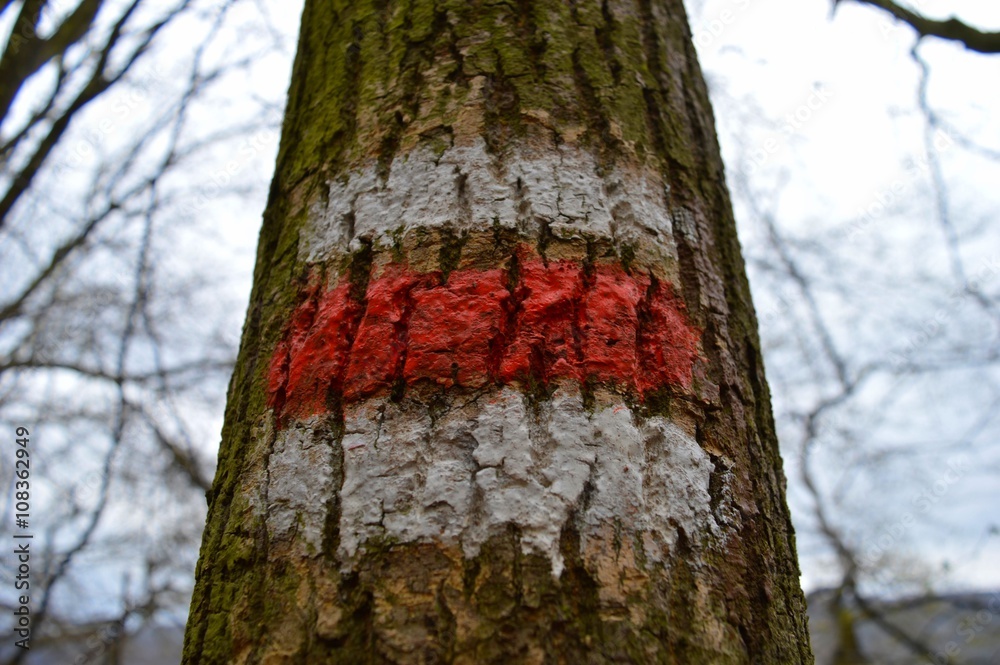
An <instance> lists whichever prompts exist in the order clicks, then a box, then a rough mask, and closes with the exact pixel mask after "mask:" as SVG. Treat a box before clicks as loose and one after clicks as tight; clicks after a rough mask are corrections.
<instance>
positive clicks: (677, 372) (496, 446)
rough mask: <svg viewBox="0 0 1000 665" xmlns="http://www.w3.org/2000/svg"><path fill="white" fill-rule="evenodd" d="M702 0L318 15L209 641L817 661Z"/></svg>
mask: <svg viewBox="0 0 1000 665" xmlns="http://www.w3.org/2000/svg"><path fill="white" fill-rule="evenodd" d="M784 485H785V482H784V477H783V475H782V470H781V460H780V457H779V452H778V446H777V441H776V438H775V433H774V426H773V421H772V416H771V410H770V402H769V395H768V389H767V385H766V382H765V380H764V372H763V366H762V362H761V357H760V352H759V342H758V338H757V332H756V319H755V316H754V312H753V307H752V304H751V302H750V295H749V290H748V286H747V281H746V276H745V271H744V265H743V261H742V258H741V255H740V249H739V244H738V241H737V238H736V230H735V224H734V221H733V216H732V211H731V206H730V202H729V197H728V193H727V190H726V186H725V182H724V176H723V170H722V164H721V160H720V157H719V149H718V146H717V143H716V138H715V132H714V124H713V118H712V113H711V109H710V107H709V102H708V96H707V92H706V89H705V85H704V81H703V78H702V75H701V72H700V70H699V68H698V64H697V61H696V57H695V53H694V47H693V45H692V41H691V34H690V31H689V28H688V26H687V19H686V16H685V14H684V9H683V6H682V3H681V0H605V2H603V3H598V2H592V1H589V0H588V1H584V0H578V1H575V2H574V1H569V2H565V1H557V0H535V1H529V0H522V1H520V2H509V3H487V2H482V1H479V0H474V1H468V0H413V1H411V2H395V1H391V0H380V1H377V2H365V1H352V2H344V1H327V2H318V1H316V0H307V1H306V6H305V11H304V15H303V21H302V33H301V37H300V41H299V49H298V56H297V59H296V63H295V67H294V71H293V75H292V84H291V89H290V92H289V101H288V109H287V112H286V119H285V124H284V129H283V137H282V142H281V149H280V152H279V156H278V165H277V170H276V174H275V177H274V181H273V184H272V188H271V194H270V200H269V203H268V206H267V210H266V212H265V215H264V224H263V229H262V231H261V236H260V243H259V249H258V257H257V268H256V272H255V276H254V287H253V293H252V295H251V301H250V307H249V311H248V315H247V322H246V326H245V329H244V334H243V343H242V348H241V351H240V358H239V362H238V366H237V369H236V372H235V375H234V376H233V379H232V383H231V386H230V395H229V404H228V407H227V413H226V421H225V426H224V430H223V440H222V445H221V449H220V453H219V465H218V472H217V475H216V479H215V483H214V485H213V488H212V490H211V492H210V493H209V497H208V498H209V516H208V524H207V527H206V531H205V535H204V541H203V544H202V551H201V557H200V562H199V565H198V570H197V582H196V587H195V593H194V598H193V600H192V606H191V615H190V620H189V623H188V629H187V635H186V640H185V649H184V662H185V663H190V664H192V665H193V664H196V663H197V664H204V663H267V664H278V663H326V662H329V663H368V662H370V663H376V662H377V663H506V662H524V663H550V662H551V663H556V662H560V663H561V662H586V663H608V662H640V663H781V664H788V663H808V662H812V656H811V654H810V650H809V646H808V637H807V632H806V620H805V611H804V599H803V596H802V592H801V589H800V587H799V581H798V576H799V571H798V564H797V561H796V555H795V543H794V535H793V532H792V527H791V524H790V520H789V514H788V510H787V507H786V504H785V496H784Z"/></svg>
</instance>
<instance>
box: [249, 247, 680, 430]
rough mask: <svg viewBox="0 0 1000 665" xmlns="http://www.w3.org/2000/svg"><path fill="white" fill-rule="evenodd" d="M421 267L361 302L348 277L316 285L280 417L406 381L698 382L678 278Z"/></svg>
mask: <svg viewBox="0 0 1000 665" xmlns="http://www.w3.org/2000/svg"><path fill="white" fill-rule="evenodd" d="M508 281H509V275H508V274H507V273H506V272H504V271H502V270H499V269H493V270H485V271H480V270H457V271H454V272H452V273H451V274H450V275H449V276H448V279H447V280H443V279H442V276H441V274H440V273H416V272H413V271H411V270H409V269H408V268H406V267H405V266H402V265H390V266H388V267H386V268H384V269H383V270H382V272H381V273H380V274H379V276H378V277H376V278H374V279H371V280H370V281H369V284H368V288H367V291H366V293H365V298H364V302H358V301H356V300H355V299H353V298H352V297H351V294H350V288H349V285H348V284H346V283H345V284H342V285H340V286H338V287H337V288H335V289H332V290H330V291H327V292H325V293H319V289H318V287H317V286H315V285H313V286H310V287H309V290H308V291H307V293H306V294H305V295H306V297H305V299H304V301H303V303H302V304H301V305H299V307H298V308H296V310H295V312H294V314H293V315H292V319H291V321H290V323H289V326H288V331H287V333H286V335H285V338H284V339H283V340H282V341H281V343H279V345H278V347H277V349H276V351H275V354H274V356H273V358H272V362H271V368H270V373H269V377H268V380H269V395H270V403H271V406H272V407H274V408H275V409H276V410H277V411H278V412H279V414H281V415H282V416H295V417H305V416H308V415H312V414H316V413H322V412H324V411H326V410H327V404H328V402H329V400H330V399H331V398H335V397H336V396H337V395H338V394H339V395H342V396H343V398H344V400H346V401H355V400H358V399H361V398H364V397H366V396H369V395H373V394H376V393H379V392H385V391H387V390H389V389H391V388H392V387H393V386H394V385H395V384H396V383H397V382H399V381H400V380H402V381H404V382H405V383H406V384H414V383H416V382H419V381H431V382H434V383H436V384H438V385H442V386H453V385H459V386H464V387H468V388H478V387H482V386H484V385H486V384H488V383H491V382H497V383H510V382H515V381H527V380H529V379H532V380H535V381H539V382H542V383H548V382H550V381H553V380H555V379H559V378H570V379H576V380H581V381H582V380H585V379H592V380H597V381H604V382H611V383H616V384H619V385H622V386H625V387H628V388H632V389H634V390H637V391H638V392H639V393H640V395H641V394H646V393H648V392H650V391H653V390H656V389H658V388H661V387H664V386H668V385H674V386H680V387H683V388H690V385H691V379H692V371H693V365H694V363H695V361H696V360H697V358H698V337H699V333H698V331H697V329H696V328H694V327H693V326H692V325H691V324H690V323H689V322H688V320H687V316H686V314H685V311H684V305H683V303H682V301H681V300H680V298H678V297H677V296H676V295H675V294H674V292H673V289H672V287H671V286H670V284H668V283H664V282H657V281H655V280H652V279H651V278H650V277H649V276H648V275H645V274H628V273H626V272H625V271H624V270H623V269H622V268H621V267H620V266H614V265H599V266H597V267H596V268H595V269H594V270H593V271H590V273H589V274H587V273H586V272H585V271H584V270H583V267H582V266H580V265H579V264H577V263H573V262H570V261H552V262H549V263H547V264H546V263H543V262H542V261H540V260H537V259H531V260H526V261H524V262H523V263H522V264H521V265H520V266H519V273H518V279H517V284H516V286H514V287H513V290H510V288H509V287H508V284H507V283H508Z"/></svg>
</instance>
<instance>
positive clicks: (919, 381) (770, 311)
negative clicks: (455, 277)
mask: <svg viewBox="0 0 1000 665" xmlns="http://www.w3.org/2000/svg"><path fill="white" fill-rule="evenodd" d="M834 4H835V5H839V4H840V3H839V2H835V3H834ZM843 4H845V5H846V4H847V3H843ZM861 4H867V5H872V6H875V7H878V8H880V9H882V10H884V11H885V12H887V20H886V23H887V26H888V25H889V24H892V25H896V22H897V21H898V22H899V25H901V26H903V27H904V28H905V29H912V31H913V32H914V36H915V41H914V44H913V48H912V51H911V58H912V62H913V64H914V68H915V77H914V78H915V85H914V101H913V105H912V108H911V109H910V110H908V111H906V112H904V113H905V114H906V115H907V118H904V120H905V121H907V122H911V123H913V124H914V125H917V131H916V132H915V134H917V135H919V136H920V137H921V138H920V140H919V143H920V148H919V149H918V150H917V151H915V152H914V153H913V154H908V155H901V156H900V160H901V161H902V162H903V175H902V176H901V177H900V179H898V180H897V181H895V182H893V183H892V184H891V185H890V186H888V187H886V188H885V189H884V190H881V191H876V192H873V194H872V197H871V202H870V204H869V205H867V206H865V207H864V208H862V209H859V210H858V212H857V214H856V216H854V217H853V218H850V219H846V220H844V219H841V220H831V219H829V218H826V217H824V216H823V213H822V212H820V211H818V210H817V211H816V212H814V213H811V215H812V216H809V217H801V216H796V214H797V213H792V214H789V213H787V212H785V210H786V209H787V206H785V205H784V203H785V202H784V197H786V196H787V195H788V194H789V190H790V188H792V187H794V186H795V185H794V183H793V180H794V178H793V177H792V175H791V172H790V169H789V168H788V167H785V166H783V165H780V164H777V165H774V166H773V168H765V169H760V168H758V167H759V164H757V163H753V162H752V160H753V157H752V156H751V154H750V153H751V151H752V149H753V148H754V147H755V146H752V145H743V148H742V150H740V149H738V150H737V152H738V153H739V158H738V160H737V163H735V164H733V163H730V164H729V168H730V182H731V186H732V189H733V192H734V199H735V201H736V206H737V210H738V213H737V214H738V218H739V219H740V221H741V222H742V224H743V226H742V228H741V231H742V236H743V239H744V243H745V245H744V246H745V251H746V252H747V256H748V264H749V270H750V274H751V281H752V284H753V286H754V293H755V300H756V302H757V307H758V314H759V316H760V318H761V321H762V324H761V330H762V336H763V338H764V343H765V356H766V359H767V365H768V378H769V380H770V382H771V385H772V390H773V392H774V394H775V396H776V404H775V408H776V416H777V418H778V421H779V431H780V435H781V440H782V443H783V448H784V451H785V453H784V454H785V461H786V466H787V467H788V473H789V477H790V490H789V491H790V496H791V497H793V498H792V504H793V508H794V509H797V520H796V524H797V532H798V540H799V548H800V552H802V553H803V555H804V556H806V557H811V558H813V560H814V562H815V561H816V560H821V561H822V560H825V561H826V562H827V563H826V564H824V566H825V567H826V568H827V575H825V576H824V577H825V578H826V579H827V581H828V582H829V583H830V584H832V591H831V592H830V593H828V594H826V595H825V596H823V598H824V599H825V600H824V602H826V601H829V602H830V604H831V606H830V608H829V613H830V615H831V616H832V617H833V618H834V619H835V621H836V622H837V624H838V627H837V631H836V632H837V643H836V644H835V646H834V648H833V649H832V650H831V651H830V652H826V651H825V650H824V649H822V648H820V647H819V646H818V645H814V648H815V649H816V655H817V662H820V663H825V662H830V663H837V664H838V665H840V664H847V663H865V662H881V661H879V660H878V659H877V657H874V656H871V655H870V654H868V655H866V653H865V649H864V646H863V645H862V644H861V642H860V640H859V638H858V625H859V623H860V622H862V621H864V622H868V623H869V624H872V625H874V626H876V627H877V628H878V629H879V630H880V631H882V632H883V633H884V634H885V635H887V636H888V637H889V638H891V639H892V640H894V641H895V642H896V643H897V644H898V645H899V647H900V650H901V652H902V653H907V652H908V654H909V656H906V657H903V660H900V661H898V662H934V663H952V662H954V663H962V662H970V661H966V660H965V658H966V657H969V654H968V653H964V652H963V649H966V644H967V643H968V640H966V639H956V640H953V641H952V642H950V643H949V644H950V646H949V645H942V644H940V643H935V642H933V641H931V640H930V639H929V638H928V637H927V636H925V635H923V634H921V633H920V632H919V631H917V630H914V629H913V627H912V626H910V625H905V624H903V623H901V621H900V620H899V618H900V617H901V616H902V615H901V613H903V612H906V611H909V610H912V609H913V608H914V607H928V608H935V609H936V610H937V611H944V610H945V609H948V607H951V606H948V607H945V606H944V605H943V604H941V603H940V601H941V600H942V598H943V597H945V596H946V595H947V593H948V592H949V591H951V590H952V588H951V587H950V586H949V583H948V578H947V574H948V572H949V570H950V568H952V567H954V566H956V565H958V566H960V565H962V562H960V561H959V562H956V561H954V560H947V559H946V560H944V561H943V562H942V561H941V556H940V553H938V552H932V551H930V549H929V548H928V545H929V544H931V542H932V541H933V540H934V539H935V538H937V539H945V538H947V539H950V540H951V541H953V542H955V543H957V544H958V545H957V546H956V548H955V549H957V550H958V551H959V552H962V553H964V556H965V557H966V559H967V561H966V562H965V563H966V564H968V563H969V562H972V563H977V561H976V560H977V557H981V555H982V552H983V548H984V546H985V544H986V542H987V541H988V540H989V539H990V538H992V537H993V536H996V535H997V528H998V527H997V524H996V522H995V516H991V514H990V508H989V506H990V505H991V504H992V503H995V490H993V491H991V485H992V483H993V482H994V481H992V478H995V477H996V474H997V472H998V471H1000V459H998V458H1000V456H998V452H1000V450H998V446H997V435H998V428H1000V418H998V415H1000V409H998V406H1000V373H998V372H997V369H998V367H997V365H998V361H1000V286H998V285H1000V254H998V253H997V251H996V248H997V247H1000V236H998V233H997V230H996V228H995V227H992V226H991V224H990V223H989V220H990V219H991V218H995V216H996V214H997V204H998V202H997V199H996V197H995V196H991V195H992V192H982V191H979V190H976V189H975V188H974V185H968V184H966V183H963V182H961V179H960V178H959V177H958V176H957V175H956V174H957V173H958V172H960V171H961V169H971V168H976V167H978V168H985V169H994V170H993V171H990V172H992V173H996V171H995V169H996V168H997V166H998V165H1000V150H998V148H997V147H995V146H989V145H984V144H982V143H980V142H979V141H977V140H976V139H975V138H973V137H972V136H970V135H969V134H970V132H969V130H966V129H963V128H962V124H961V123H962V116H961V114H959V113H956V112H954V110H953V109H945V110H941V109H939V108H937V107H936V106H935V104H940V103H941V102H942V101H944V100H942V99H941V98H939V97H935V96H934V94H933V92H932V90H933V83H932V81H933V68H932V66H931V65H930V64H929V63H930V62H931V61H932V59H931V58H930V57H928V56H926V55H925V54H924V50H925V49H924V48H923V47H924V45H925V44H928V43H930V42H934V41H936V40H937V39H941V40H950V41H953V42H956V43H958V44H959V45H961V46H964V47H965V48H966V49H968V50H970V51H976V52H979V53H996V52H997V51H998V47H1000V34H997V33H991V32H985V31H981V30H979V29H977V28H975V27H972V26H970V25H967V24H966V23H964V22H962V21H960V20H959V19H954V18H952V19H949V20H933V19H930V18H928V17H925V16H923V15H922V14H920V13H918V12H915V11H913V10H910V9H907V8H905V7H902V6H900V5H898V4H896V3H893V2H881V1H878V2H875V1H870V2H869V1H864V0H862V1H861ZM970 57H971V56H970ZM716 92H717V93H719V94H717V95H716V102H717V104H718V103H720V100H725V92H724V90H718V89H717V90H716ZM719 114H720V116H721V117H722V118H723V124H726V122H727V121H728V122H729V123H731V128H730V129H729V133H730V135H731V138H730V140H731V141H732V142H733V143H734V144H737V145H738V144H739V143H740V141H741V137H742V136H743V135H745V134H747V133H748V132H747V129H748V127H751V126H754V125H758V126H759V125H760V124H761V123H763V122H766V121H764V120H763V119H762V117H761V116H760V115H759V113H758V112H757V111H755V110H754V109H753V106H752V104H747V103H746V101H745V100H741V101H740V103H739V104H733V103H732V102H729V103H726V102H725V101H723V102H722V109H721V110H720V112H719ZM758 135H760V134H759V132H758ZM983 164H985V165H983ZM790 183H792V184H790ZM970 187H971V189H970ZM944 506H948V507H949V509H950V510H951V514H950V515H949V516H948V517H945V518H942V515H941V514H940V512H939V511H940V510H941V509H942V508H943V507H944ZM963 513H964V514H965V516H964V517H962V518H959V517H958V515H961V514H963ZM969 515H974V516H976V517H973V518H970V517H969ZM976 518H978V522H977V521H976ZM970 521H971V522H976V523H977V524H978V527H977V528H974V529H972V528H969V526H968V522H970ZM953 556H954V554H953ZM959 556H962V555H961V554H960V555H959ZM978 563H979V564H980V565H982V564H983V561H982V559H979V560H978ZM807 566H808V564H807ZM813 566H815V563H814V564H813ZM817 598H818V596H817ZM886 598H891V599H898V600H893V601H892V602H884V599H886ZM932 611H933V610H932ZM967 611H968V615H969V616H974V615H975V612H977V611H979V612H983V611H985V608H984V607H979V606H978V605H977V606H974V607H970V608H967ZM955 637H956V638H958V637H959V636H958V635H956V636H955ZM962 637H963V638H964V635H963V636H962ZM824 658H830V659H831V660H824ZM870 658H874V660H870ZM977 662H978V661H977Z"/></svg>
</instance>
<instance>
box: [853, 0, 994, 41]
mask: <svg viewBox="0 0 1000 665" xmlns="http://www.w3.org/2000/svg"><path fill="white" fill-rule="evenodd" d="M843 1H844V0H834V6H835V7H836V6H837V5H839V4H840V3H841V2H843ZM853 1H854V2H857V3H859V4H862V5H870V6H872V7H878V8H879V9H881V10H883V11H886V12H888V13H889V14H891V15H892V16H893V17H894V18H895V19H896V20H898V21H902V22H903V23H906V24H907V25H909V26H910V27H911V28H913V29H914V30H916V32H917V35H919V36H920V38H924V37H937V38H939V39H946V40H949V41H953V42H958V43H960V44H962V45H963V46H965V48H967V49H968V50H970V51H975V52H977V53H1000V32H982V31H980V30H977V29H976V28H974V27H972V26H970V25H968V24H967V23H964V22H962V21H960V20H959V19H957V18H954V17H952V18H949V19H946V20H944V21H936V20H934V19H929V18H927V17H926V16H923V15H922V14H918V13H917V12H915V11H913V10H912V9H908V8H906V7H903V6H901V5H899V4H898V3H896V2H894V1H893V0H853Z"/></svg>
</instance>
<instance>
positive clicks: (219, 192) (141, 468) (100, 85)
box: [0, 0, 288, 662]
mask: <svg viewBox="0 0 1000 665" xmlns="http://www.w3.org/2000/svg"><path fill="white" fill-rule="evenodd" d="M2 12H3V13H2V14H0V20H2V21H3V25H4V26H5V27H6V28H7V30H6V33H5V41H4V42H3V54H2V56H0V284H2V290H0V429H2V431H3V432H5V433H9V432H13V431H14V428H15V427H17V426H24V427H27V428H29V430H30V431H31V433H32V436H31V460H32V475H31V506H32V509H31V520H30V528H29V531H30V532H31V533H33V534H34V540H33V547H32V560H31V562H32V577H31V589H30V596H31V599H32V603H31V604H32V611H33V614H32V628H33V644H34V645H35V646H37V645H39V644H42V643H45V642H46V641H52V640H56V641H58V640H60V639H62V638H63V637H65V635H67V634H70V633H73V634H75V635H76V637H75V639H77V640H81V642H80V643H81V644H84V645H85V646H86V650H87V652H86V653H81V655H80V658H81V659H84V660H81V661H80V662H86V659H90V658H96V657H97V656H98V655H99V654H100V653H104V652H106V651H108V650H109V649H111V648H112V646H113V645H114V643H115V642H117V641H118V640H119V639H121V637H122V636H124V635H126V634H127V633H129V632H133V631H135V630H136V629H138V628H139V627H140V625H141V624H142V623H143V622H144V621H146V620H150V619H153V618H157V619H158V620H161V621H163V620H172V621H174V622H176V623H181V622H182V621H183V616H184V613H185V612H186V609H187V602H188V601H187V598H188V596H189V593H190V587H191V579H190V578H191V576H192V571H193V565H194V556H195V553H196V551H197V544H198V540H199V538H200V535H201V529H202V524H203V519H204V492H205V491H206V490H207V489H208V488H209V485H210V479H211V471H212V466H213V456H214V450H213V449H212V445H213V444H214V432H213V428H214V427H217V418H218V416H217V415H216V414H217V413H218V411H219V410H220V409H221V398H222V394H223V391H224V387H225V382H226V381H227V379H228V376H229V374H230V372H231V368H232V362H233V355H234V353H235V345H236V340H237V338H238V331H237V328H236V326H237V325H238V322H239V320H240V318H241V312H242V307H243V304H242V303H241V302H239V300H238V297H239V289H236V290H235V293H236V298H237V299H234V298H233V295H232V294H233V293H234V289H233V288H232V284H231V282H232V280H233V279H234V276H233V274H232V272H231V270H230V267H229V266H228V265H227V257H226V254H225V253H224V252H222V251H220V250H219V248H220V247H224V245H223V243H226V242H232V238H226V237H225V236H226V235H227V231H228V235H231V231H232V229H231V228H229V229H228V230H227V229H226V228H225V227H221V226H216V225H215V224H213V223H212V222H211V219H212V217H213V216H219V217H225V216H224V215H220V211H221V210H222V209H223V208H224V207H228V208H230V209H232V208H234V207H236V209H240V208H239V206H240V205H241V202H242V201H243V200H245V199H249V201H250V204H249V205H248V209H249V210H250V213H249V214H250V218H249V221H248V224H247V226H246V235H245V237H247V238H252V234H253V231H252V229H253V228H254V227H255V226H256V225H257V223H258V222H257V218H258V213H257V212H256V210H255V209H259V207H260V206H261V205H262V204H261V201H260V199H261V198H262V197H261V192H262V191H263V190H264V185H263V184H262V183H263V178H264V177H266V174H267V169H268V168H269V166H270V162H271V160H272V159H273V157H272V156H273V151H274V148H275V144H276V129H277V125H278V123H279V120H280V101H276V100H274V99H267V98H265V97H257V98H255V97H254V86H253V82H252V77H253V76H254V74H255V71H256V69H255V68H257V67H260V66H261V65H262V64H267V62H268V58H272V57H273V56H275V55H277V56H278V61H279V63H280V62H281V61H283V59H287V57H288V55H287V54H285V55H281V52H282V50H284V49H286V48H287V44H285V36H282V35H280V34H278V33H277V32H276V31H275V30H274V28H273V25H272V20H271V17H270V16H269V15H268V14H267V11H266V8H265V7H264V5H262V4H259V3H254V2H250V1H240V0H202V1H199V0H175V1H174V2H154V1H151V0H127V1H124V2H121V1H119V2H115V1H113V0H103V1H102V0H97V1H92V0H81V1H79V2H71V1H69V0H62V1H60V0H53V1H47V0H23V1H22V2H4V3H3V7H2ZM234 89H236V90H238V91H239V95H238V96H239V99H238V100H233V99H232V96H233V93H232V91H233V90H234ZM272 97H273V96H272ZM259 166H260V167H261V170H260V171H258V167H259ZM228 217H229V218H230V220H231V219H232V215H228ZM231 226H232V222H230V227H231ZM213 244H214V246H215V251H214V253H213V252H211V251H209V249H210V248H212V247H213ZM233 244H234V245H235V244H236V243H233ZM244 244H246V242H245V241H244ZM199 252H200V255H199ZM206 260H207V261H206ZM244 263H245V261H244ZM242 279H244V280H245V279H246V277H242ZM4 436H7V435H6V434H4ZM11 436H13V435H11ZM8 438H10V437H8ZM8 457H10V459H7V458H8ZM12 460H13V457H12V455H11V456H8V455H5V456H4V459H3V463H2V467H0V469H2V471H0V484H2V486H3V488H4V500H3V504H2V505H3V513H2V518H3V519H2V521H0V538H3V539H4V540H5V541H9V540H10V536H11V531H12V530H14V520H13V515H12V493H11V491H10V490H11V489H12V487H13V485H12V483H13V480H15V478H14V475H13V469H12V468H11V466H12ZM4 549H5V550H6V549H7V548H4ZM9 556H10V555H9V554H8V555H5V558H4V562H3V563H4V566H3V569H2V570H3V574H4V577H5V579H6V578H8V576H9V574H10V571H11V570H12V566H11V565H10V564H11V562H10V561H9V559H8V557H9ZM13 593H14V590H13V585H12V584H7V583H6V581H5V584H4V585H3V589H2V591H0V599H2V600H0V604H2V606H3V608H4V611H3V614H4V617H5V618H4V620H3V622H4V625H5V626H6V625H7V624H9V621H10V619H9V617H11V616H12V615H11V613H10V611H8V608H10V607H11V606H12V604H13V603H12V601H13V598H12V597H11V594H13ZM13 606H15V607H16V605H13ZM81 625H94V626H97V628H99V629H100V630H99V632H97V633H95V635H96V639H90V640H89V641H88V640H83V637H86V636H81V635H79V626H81ZM109 626H111V627H114V626H117V627H118V628H117V629H115V630H109V628H108V627H109ZM97 628H95V630H97ZM5 631H6V628H5ZM8 632H9V631H8ZM91 637H92V638H93V637H94V636H91ZM4 646H5V648H6V647H7V646H9V645H6V644H5V645H4ZM18 651H19V652H18V653H15V654H12V655H11V659H12V660H11V662H18V661H19V660H20V659H21V657H22V656H23V652H21V651H20V650H18ZM88 653H89V654H90V655H88Z"/></svg>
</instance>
